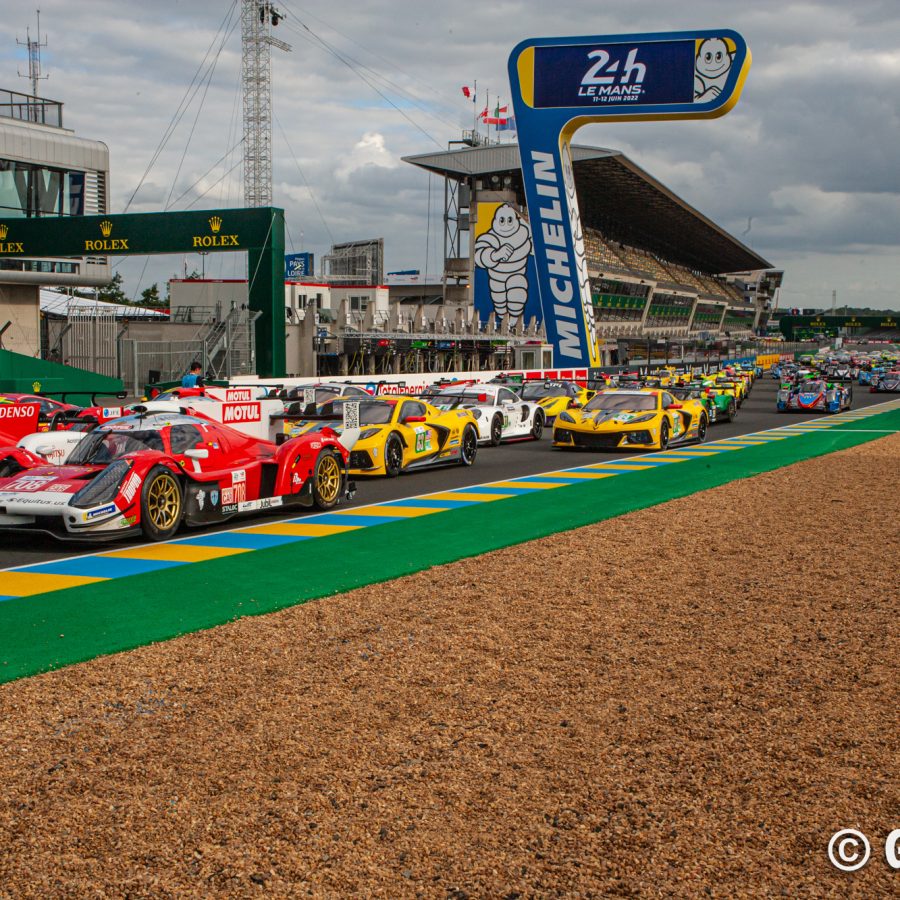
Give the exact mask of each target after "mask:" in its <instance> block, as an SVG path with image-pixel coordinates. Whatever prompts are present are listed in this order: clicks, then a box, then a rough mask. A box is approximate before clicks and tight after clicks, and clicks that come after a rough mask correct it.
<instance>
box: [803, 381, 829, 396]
mask: <svg viewBox="0 0 900 900" xmlns="http://www.w3.org/2000/svg"><path fill="white" fill-rule="evenodd" d="M822 390H824V385H823V384H822V382H821V381H805V382H804V383H803V384H801V385H800V391H801V393H804V394H818V393H819V392H820V391H822Z"/></svg>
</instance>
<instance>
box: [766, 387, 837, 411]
mask: <svg viewBox="0 0 900 900" xmlns="http://www.w3.org/2000/svg"><path fill="white" fill-rule="evenodd" d="M852 402H853V388H852V387H851V386H850V385H844V384H831V383H830V382H827V381H821V380H819V379H807V380H805V381H801V382H799V383H798V384H789V383H787V382H784V383H782V385H781V387H780V388H779V390H778V393H777V395H776V399H775V405H776V407H777V409H778V412H789V411H795V412H816V411H819V410H821V411H822V412H829V413H836V412H841V411H842V410H845V409H850V405H851V403H852Z"/></svg>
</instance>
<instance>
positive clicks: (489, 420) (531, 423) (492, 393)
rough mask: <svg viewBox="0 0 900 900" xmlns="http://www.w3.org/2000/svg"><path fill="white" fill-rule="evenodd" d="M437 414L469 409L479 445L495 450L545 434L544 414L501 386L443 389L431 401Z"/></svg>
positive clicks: (481, 385) (488, 385)
mask: <svg viewBox="0 0 900 900" xmlns="http://www.w3.org/2000/svg"><path fill="white" fill-rule="evenodd" d="M420 399H421V395H420ZM430 402H431V405H432V406H434V407H435V408H436V409H440V410H444V411H447V410H451V409H469V410H471V411H472V415H473V416H474V417H475V423H476V425H477V427H478V443H479V444H490V445H491V446H493V447H496V446H497V445H498V444H499V443H501V442H502V441H508V440H522V439H523V438H533V439H534V440H539V439H540V437H541V435H542V434H543V433H544V419H545V416H544V410H543V409H542V408H541V406H540V404H538V403H535V402H534V401H531V400H523V399H522V398H521V397H519V396H518V395H516V394H514V393H513V392H512V391H511V390H510V389H509V388H508V387H504V386H503V385H500V384H470V385H468V386H466V387H460V386H456V385H454V386H451V387H445V388H444V389H443V390H441V391H438V393H436V394H434V395H433V396H432V397H431V400H430Z"/></svg>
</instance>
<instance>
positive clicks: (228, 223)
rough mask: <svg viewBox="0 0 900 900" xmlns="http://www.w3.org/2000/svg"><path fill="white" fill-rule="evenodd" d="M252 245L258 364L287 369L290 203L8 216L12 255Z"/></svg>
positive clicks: (2, 253) (5, 239)
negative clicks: (286, 224)
mask: <svg viewBox="0 0 900 900" xmlns="http://www.w3.org/2000/svg"><path fill="white" fill-rule="evenodd" d="M241 250H245V251H247V261H248V270H249V272H250V284H249V291H248V293H249V302H250V308H251V309H254V310H258V311H259V312H261V313H262V315H261V316H260V317H259V319H258V321H257V322H256V369H257V371H258V373H259V374H260V375H265V376H267V377H280V376H282V375H284V374H285V371H286V370H285V364H286V360H285V349H284V341H285V328H284V280H283V273H284V210H282V209H277V208H275V207H271V206H264V207H258V208H252V209H208V210H202V211H200V210H198V211H191V212H160V213H121V214H112V215H108V216H47V217H45V218H35V219H0V259H3V258H4V257H15V256H25V257H32V258H34V257H37V258H40V257H66V256H71V257H83V256H96V255H104V256H105V255H113V256H130V255H148V254H158V253H216V252H228V251H231V252H235V251H241Z"/></svg>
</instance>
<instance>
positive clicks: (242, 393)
mask: <svg viewBox="0 0 900 900" xmlns="http://www.w3.org/2000/svg"><path fill="white" fill-rule="evenodd" d="M249 400H253V391H252V389H251V388H229V389H228V390H227V391H225V402H226V403H244V402H246V401H249Z"/></svg>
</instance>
